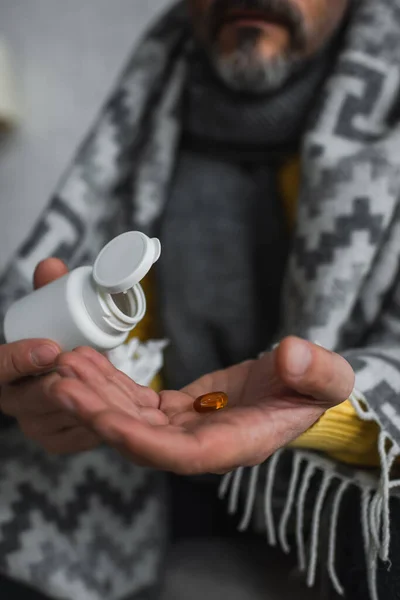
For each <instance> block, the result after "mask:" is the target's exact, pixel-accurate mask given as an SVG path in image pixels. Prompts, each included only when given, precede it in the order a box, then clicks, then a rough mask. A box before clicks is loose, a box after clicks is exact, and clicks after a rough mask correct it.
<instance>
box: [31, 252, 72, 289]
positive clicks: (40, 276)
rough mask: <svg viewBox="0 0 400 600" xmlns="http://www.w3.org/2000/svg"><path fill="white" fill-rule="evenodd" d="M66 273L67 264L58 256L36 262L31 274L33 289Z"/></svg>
mask: <svg viewBox="0 0 400 600" xmlns="http://www.w3.org/2000/svg"><path fill="white" fill-rule="evenodd" d="M67 273H68V268H67V266H66V265H65V264H64V263H63V262H62V260H59V259H58V258H47V259H46V260H43V261H42V262H40V263H39V264H38V266H37V267H36V270H35V274H34V276H33V284H34V287H35V289H37V288H41V287H43V286H44V285H47V284H48V283H51V282H52V281H54V280H55V279H59V278H60V277H63V276H64V275H66V274H67Z"/></svg>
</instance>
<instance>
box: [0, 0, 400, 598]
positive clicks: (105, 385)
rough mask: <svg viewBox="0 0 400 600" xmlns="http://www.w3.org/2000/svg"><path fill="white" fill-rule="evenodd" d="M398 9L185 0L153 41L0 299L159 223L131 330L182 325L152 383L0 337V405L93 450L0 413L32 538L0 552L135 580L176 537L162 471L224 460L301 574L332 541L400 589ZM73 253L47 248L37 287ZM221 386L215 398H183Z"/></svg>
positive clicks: (118, 585) (335, 560)
mask: <svg viewBox="0 0 400 600" xmlns="http://www.w3.org/2000/svg"><path fill="white" fill-rule="evenodd" d="M399 25H400V8H399V6H398V3H397V1H396V0H380V1H379V2H377V0H354V1H349V0H336V1H335V2H331V1H329V0H187V2H184V3H180V4H179V5H178V6H177V7H174V8H173V9H172V10H171V11H170V12H169V13H168V14H167V15H166V16H165V17H164V18H163V19H162V20H161V21H160V23H159V24H157V25H156V27H155V28H154V29H153V30H152V31H151V32H150V33H149V35H148V36H147V37H146V39H145V40H144V41H143V43H142V45H141V46H140V47H139V49H138V50H137V52H136V53H135V54H134V56H133V58H132V60H131V61H130V62H129V64H128V66H127V68H126V70H125V72H124V73H123V76H122V78H121V80H120V81H119V83H118V85H117V86H116V88H115V90H114V92H113V94H112V96H111V98H110V101H109V103H108V105H107V106H106V108H105V110H104V112H103V114H102V117H101V119H100V120H99V121H98V123H97V125H96V128H95V129H94V130H93V131H92V132H91V133H90V135H89V137H88V138H87V140H86V143H85V144H84V145H83V147H82V148H81V150H80V152H79V154H78V156H77V158H76V160H75V161H74V163H73V165H72V167H71V169H70V172H69V175H68V177H66V179H64V180H63V182H62V185H61V186H60V188H59V190H58V191H57V193H56V195H55V197H54V199H53V201H52V203H51V204H50V206H49V208H48V210H47V212H46V214H45V215H44V216H43V218H42V220H41V221H40V223H39V224H38V226H37V227H36V229H35V230H34V232H33V233H32V235H31V236H30V238H29V240H28V241H27V242H26V243H25V244H24V246H23V247H22V248H21V250H20V252H19V253H18V256H16V257H15V260H14V261H13V262H12V264H10V266H9V268H8V270H7V272H6V273H5V274H4V277H3V279H2V282H1V291H0V293H1V305H2V307H4V308H5V307H6V305H7V304H8V302H9V301H10V300H11V299H13V298H14V297H16V296H17V295H20V294H21V293H23V292H24V291H27V290H28V286H29V274H30V273H31V272H32V271H33V270H34V267H35V266H36V264H37V263H38V261H39V260H41V259H43V258H44V257H47V256H57V257H58V258H59V259H62V260H64V261H65V262H66V263H67V264H68V266H75V265H78V264H80V263H82V262H83V261H86V260H92V259H93V257H94V256H95V254H96V252H97V250H98V249H99V247H100V246H101V245H102V244H103V243H104V242H105V241H106V240H107V239H109V238H110V237H112V236H113V235H115V234H117V233H119V232H121V231H123V230H126V229H128V228H138V229H140V230H142V231H145V232H146V233H149V234H156V235H158V236H159V237H160V238H161V241H162V243H163V248H164V252H163V258H162V260H161V261H160V263H159V266H158V268H157V270H156V271H155V276H154V277H153V278H152V279H151V280H150V279H149V280H148V281H146V290H147V295H148V298H149V299H150V309H149V314H148V317H147V320H145V321H144V322H143V323H142V326H141V328H139V329H138V330H137V331H136V332H134V335H136V336H137V337H138V338H139V339H140V340H141V341H142V342H143V343H145V342H146V340H148V339H152V338H157V337H165V338H168V340H169V341H170V345H169V348H168V350H167V351H166V353H165V369H164V371H163V373H162V377H163V381H162V382H160V379H159V378H156V379H155V380H154V381H153V384H152V385H151V386H150V387H149V388H146V387H141V386H138V385H137V383H134V382H133V381H132V380H131V379H129V378H128V377H126V375H123V374H122V373H121V372H119V371H117V370H116V369H115V367H114V366H113V365H112V364H111V362H110V361H109V360H108V359H107V358H105V357H104V356H101V355H99V354H97V353H96V352H94V351H93V350H90V349H85V348H83V349H77V350H76V351H75V352H73V353H69V354H60V352H59V349H58V348H57V346H55V345H54V344H53V343H52V342H50V341H47V342H43V341H42V342H40V341H38V340H36V341H21V342H19V343H16V344H13V345H4V346H3V347H2V348H1V349H0V352H1V360H0V365H1V371H0V381H1V382H2V384H3V390H2V396H1V408H2V411H3V412H4V413H5V414H6V415H9V416H11V417H14V418H16V419H17V421H18V422H19V425H20V427H21V429H22V431H23V432H24V433H25V434H26V436H28V437H30V438H32V439H33V440H35V441H36V442H39V444H40V445H41V446H43V447H44V448H45V449H46V450H48V451H50V452H52V453H56V454H61V453H76V452H79V451H83V450H89V449H91V450H92V451H91V452H90V453H87V454H82V455H80V456H77V457H74V458H68V459H65V460H60V459H56V458H52V459H50V458H48V457H47V456H46V455H45V454H42V453H41V452H39V451H38V450H37V449H36V448H35V447H33V446H31V445H29V442H28V441H25V439H22V438H21V437H18V435H17V433H16V431H15V429H8V430H7V431H6V433H4V438H3V441H2V446H1V447H2V448H6V450H7V452H6V451H5V452H4V460H3V461H2V462H4V466H2V469H3V475H2V481H3V479H4V480H5V481H7V482H8V483H7V486H8V487H7V489H9V490H10V491H9V493H8V494H5V495H3V494H2V496H1V497H2V503H4V506H5V510H6V511H8V513H7V515H6V517H4V519H3V521H5V522H6V523H7V524H8V525H9V532H8V535H9V536H11V537H12V535H14V534H13V527H14V528H16V529H17V530H18V531H19V532H20V536H21V539H22V540H23V539H25V538H26V536H30V539H33V540H36V542H35V544H36V546H35V547H36V548H40V552H41V555H40V556H39V557H35V558H32V556H30V555H29V551H28V548H27V546H26V545H24V543H23V541H22V542H21V544H20V546H19V548H18V549H15V546H17V545H18V544H17V542H15V541H14V543H13V544H10V545H11V546H12V547H11V549H8V548H7V531H8V530H6V529H5V528H4V529H3V530H2V539H3V542H2V543H4V544H6V546H5V548H6V550H5V557H4V558H3V559H2V566H3V571H4V572H6V573H8V574H10V575H11V576H12V577H17V578H22V579H25V580H27V581H29V582H30V583H33V584H36V585H37V587H40V588H41V589H42V590H44V591H46V592H47V593H49V594H52V595H53V596H55V597H57V596H60V597H63V598H64V597H71V598H74V599H80V598H89V597H90V598H94V599H97V598H112V599H114V598H115V599H118V598H122V597H123V596H124V594H128V593H131V594H132V593H134V592H138V593H140V591H141V590H142V589H143V588H144V587H145V586H146V585H147V586H151V584H152V583H153V582H154V579H155V577H156V573H157V565H158V562H159V559H160V553H161V550H160V548H161V546H162V537H163V536H162V529H163V528H162V525H161V524H162V522H163V514H162V506H161V505H162V501H160V498H161V496H160V494H159V493H158V492H157V489H156V485H157V481H158V480H157V470H166V471H172V472H175V473H178V474H181V475H182V474H183V475H194V474H195V475H199V474H205V473H215V474H223V473H228V475H227V476H226V477H225V479H223V480H222V486H221V493H222V495H225V494H229V508H230V510H231V512H235V511H236V510H238V508H239V507H242V505H243V516H242V518H241V522H240V523H239V528H240V529H242V530H243V529H246V528H247V527H249V526H251V528H252V530H253V531H254V532H256V531H264V532H265V529H266V530H267V534H268V539H269V541H270V543H271V544H272V545H276V543H277V541H278V540H279V542H280V545H281V546H282V548H283V550H285V551H288V550H289V548H290V541H291V538H292V537H294V540H295V542H296V544H297V552H298V559H299V567H300V569H301V570H302V571H304V572H305V576H306V578H307V582H308V584H309V585H310V586H312V585H313V584H314V582H315V578H316V573H317V565H318V562H320V563H321V564H320V571H321V572H324V571H327V572H329V575H330V581H331V584H332V587H333V588H334V589H335V591H336V592H337V593H338V594H344V593H347V595H348V597H350V598H352V600H355V599H356V598H365V597H366V595H367V594H368V593H369V594H370V596H371V598H372V599H373V600H376V598H378V597H379V594H381V597H382V598H383V597H384V598H385V599H389V598H391V597H393V598H394V597H396V594H398V588H396V585H398V584H397V583H396V579H398V578H396V576H395V573H396V561H397V559H398V556H396V539H394V546H393V545H392V546H391V545H390V542H391V536H390V533H391V529H393V527H391V522H390V511H389V507H390V506H391V507H392V508H393V518H394V519H396V515H397V513H398V506H397V504H396V503H395V500H393V505H392V504H390V494H391V491H392V490H394V489H395V485H396V481H391V480H390V471H391V469H392V467H393V465H394V463H395V462H396V459H397V456H398V454H399V452H400V451H399V446H398V444H399V443H400V433H399V419H400V417H399V414H400V413H399V411H400V321H399V303H398V302H399V293H398V290H396V280H397V277H398V267H399V258H400V235H399V191H400V158H399V156H400V154H399V147H400V137H399V133H398V121H397V114H398V106H399V94H400V61H399V56H400V36H399ZM65 271H66V267H65V266H64V264H63V263H62V262H61V261H59V260H57V259H51V260H48V261H46V262H44V263H42V264H41V265H40V266H39V268H38V269H37V271H36V277H35V279H36V285H37V286H41V285H45V284H46V283H48V282H49V281H51V280H52V279H54V278H56V277H59V276H61V275H63V274H64V273H65ZM287 336H290V337H287ZM294 336H296V337H294ZM280 340H283V341H281V342H280V343H278V345H277V346H274V344H275V343H276V342H279V341H280ZM257 357H258V358H257ZM350 365H351V366H350ZM54 366H56V369H57V372H53V373H52V374H50V375H46V374H45V373H46V372H48V371H49V370H50V369H52V368H54ZM40 374H43V375H42V376H41V377H34V378H31V379H29V378H28V377H29V376H31V375H40ZM354 375H356V387H355V388H354ZM160 386H162V387H160ZM166 387H167V388H168V389H169V390H174V389H175V390H181V391H162V392H160V390H161V389H165V388H166ZM219 390H221V391H225V392H227V393H228V395H229V399H230V403H229V406H228V408H227V409H225V410H223V411H220V412H218V413H216V414H214V415H211V416H210V415H208V416H206V417H205V416H204V415H199V414H196V413H195V412H194V411H193V401H194V399H195V398H196V397H197V396H199V395H200V394H203V393H207V392H210V391H219ZM353 390H354V391H353ZM101 440H105V441H107V442H108V443H109V444H110V445H113V446H115V447H116V448H117V449H118V450H120V451H121V452H122V453H123V454H124V455H125V456H128V459H129V460H128V461H123V459H122V458H121V459H119V458H117V457H116V455H115V454H113V453H112V452H111V451H109V450H107V449H105V448H102V449H101V450H96V448H97V446H98V445H99V443H100V441H101ZM33 448H34V449H33ZM33 452H35V453H36V454H35V459H33V458H32V453H33ZM7 453H8V454H7ZM6 455H7V456H6ZM7 465H8V467H9V468H8V470H7ZM10 465H11V467H13V468H11V467H10ZM135 465H142V466H146V467H150V468H153V469H154V468H155V470H156V471H153V470H151V469H150V470H146V469H142V470H140V469H138V468H137V467H136V466H135ZM244 467H251V469H250V470H249V473H247V470H245V469H244ZM32 470H33V471H37V473H38V478H39V482H38V481H36V480H35V479H34V478H32V473H31V471H32ZM71 473H72V474H73V477H74V480H73V481H71V480H70V479H69V474H71ZM160 477H161V476H160ZM75 481H76V482H77V485H76V486H74V482H75ZM57 484H58V486H57ZM192 485H193V486H195V488H194V489H195V490H200V489H201V488H202V479H201V478H200V481H199V482H198V483H197V482H194V483H193V484H192ZM203 485H205V484H203ZM54 488H55V489H54ZM349 488H354V489H355V490H356V491H357V493H358V495H359V498H358V496H357V499H356V503H355V510H356V511H357V512H356V514H357V517H356V519H358V515H359V517H360V519H361V525H362V527H361V529H362V534H363V537H362V536H361V537H358V528H357V527H356V524H355V523H354V522H355V518H354V513H353V512H351V511H353V510H354V509H353V508H352V506H353V496H352V492H351V490H349ZM22 489H23V490H25V497H26V502H25V504H21V509H20V513H19V514H18V515H13V514H12V510H11V508H15V504H13V502H15V497H16V496H17V497H21V491H22ZM78 489H79V491H80V495H79V501H78V500H77V493H76V491H77V490H78ZM282 489H283V490H284V492H283V493H282ZM196 493H201V492H200V491H198V492H196ZM279 496H280V500H281V501H280V502H279ZM310 496H312V498H310ZM348 496H349V498H351V501H350V500H347V497H348ZM138 498H139V499H140V501H139V500H138ZM343 503H344V504H343ZM38 506H41V509H40V511H39V513H38ZM44 506H46V507H48V508H47V509H46V510H45V509H44V508H43V507H44ZM71 506H74V507H75V511H71ZM260 506H261V508H260ZM324 506H325V507H327V509H326V510H325V513H326V514H327V515H328V517H329V520H328V522H329V526H328V527H327V528H325V529H327V531H326V535H325V536H324V535H322V536H321V535H320V533H321V532H320V521H321V515H322V513H323V511H324ZM341 506H342V507H343V511H342V512H340V509H341ZM10 507H11V508H10ZM346 507H347V510H345V508H346ZM88 509H89V510H88ZM21 511H22V514H21ZM80 511H82V514H83V515H84V516H81V517H80V516H79V514H80ZM140 511H141V512H140ZM118 513H119V514H118ZM260 513H261V514H264V515H265V520H262V523H261V522H260V521H261V520H260ZM342 513H343V514H342ZM27 515H31V518H30V520H29V522H27ZM105 515H107V519H108V522H109V524H108V526H107V527H106V526H105V522H104V519H106V517H105ZM122 516H124V518H125V522H124V523H122V526H121V520H122ZM24 519H25V521H23V520H24ZM107 519H106V520H107ZM263 519H264V517H263ZM71 520H72V526H71V525H70V521H71ZM292 521H295V523H294V525H293V523H292ZM77 522H79V527H77ZM339 522H340V523H341V524H342V525H343V527H342V528H341V527H339V526H338V523H339ZM139 523H140V525H139ZM53 524H55V527H56V534H57V535H56V534H54V535H51V534H52V533H53V532H52V531H49V530H48V528H49V527H51V526H53ZM353 526H354V530H353V529H350V532H351V534H350V535H347V536H346V535H344V537H343V530H344V532H345V534H346V532H348V531H349V528H351V527H353ZM24 536H25V538H24ZM16 539H17V540H18V536H16ZM37 539H40V543H39V542H38V541H37ZM50 540H51V541H50ZM392 541H393V538H392ZM146 544H147V545H146ZM362 544H364V550H363V551H362V550H361V549H360V548H362ZM337 545H339V546H340V548H341V551H340V552H337ZM358 546H360V548H358ZM141 548H142V549H143V550H142V551H141ZM319 550H321V555H324V553H325V554H326V556H327V560H326V561H318V558H319V556H320V552H319ZM102 553H104V555H105V556H107V557H108V559H109V562H108V563H107V569H105V570H104V569H103V568H102V564H103V563H102V560H101V555H102ZM146 553H147V554H146ZM344 553H345V554H346V558H347V561H346V562H345V563H344V564H342V562H343V561H341V560H339V559H340V558H343V554H344ZM357 555H359V556H358V557H357ZM16 557H17V558H16ZM54 557H56V558H54ZM144 557H145V558H144ZM389 558H390V559H391V560H392V563H393V570H392V573H393V572H394V575H393V576H392V577H391V576H390V573H388V572H387V569H386V566H387V565H390V561H389ZM365 561H366V563H365ZM380 561H381V562H380ZM27 563H28V565H27ZM364 563H365V564H366V565H367V566H366V567H365V566H364ZM127 564H129V569H127V567H126V565H127ZM34 566H36V567H37V568H36V569H35V568H34ZM131 566H132V570H131ZM354 573H355V574H356V575H355V576H354ZM85 594H86V595H85Z"/></svg>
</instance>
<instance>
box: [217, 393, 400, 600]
mask: <svg viewBox="0 0 400 600" xmlns="http://www.w3.org/2000/svg"><path fill="white" fill-rule="evenodd" d="M350 400H351V402H352V405H353V406H354V408H355V410H356V412H357V414H358V416H359V418H360V419H363V420H368V421H369V420H370V421H372V420H374V421H377V419H376V416H375V415H374V413H373V412H372V411H371V410H369V409H368V408H367V407H368V404H367V402H366V399H365V398H364V396H363V395H362V394H360V393H359V392H356V391H354V392H353V394H352V396H351V398H350ZM378 451H379V456H380V462H381V475H380V479H376V478H375V477H373V476H372V475H370V474H368V473H366V472H364V471H357V472H356V473H355V474H354V475H353V476H351V475H347V474H343V473H339V472H337V471H336V469H335V464H334V463H333V462H332V461H331V460H329V459H328V458H324V457H321V456H320V455H318V454H316V453H312V452H307V451H302V450H297V451H295V452H294V455H293V462H292V470H291V477H290V481H289V484H288V493H287V497H286V501H285V504H284V507H283V510H282V514H281V516H280V519H279V523H278V526H277V527H276V515H274V514H273V491H274V484H275V479H276V472H277V469H278V466H279V461H280V459H281V456H282V454H283V452H284V450H278V451H277V452H276V453H275V454H273V455H272V456H271V458H270V459H269V461H268V462H267V463H266V473H265V489H264V501H263V507H264V519H265V530H266V535H267V539H268V543H269V545H271V546H277V544H278V543H279V545H280V547H281V549H282V550H283V551H284V552H285V553H289V552H290V551H291V548H290V545H289V542H288V526H289V521H290V518H291V516H292V514H293V510H294V509H295V516H296V531H295V538H296V546H297V556H298V567H299V569H300V570H301V571H302V572H304V573H306V580H307V585H308V586H309V587H313V586H314V585H315V581H316V574H317V565H318V556H319V545H320V530H321V516H322V513H323V510H324V506H326V502H327V495H328V492H329V491H330V490H331V491H332V494H333V495H332V500H331V515H330V524H329V534H328V548H327V550H328V553H327V565H326V567H327V571H328V574H329V578H330V581H331V583H332V586H333V588H334V589H335V591H336V592H337V594H339V595H340V596H344V594H345V590H344V588H343V585H342V584H341V582H340V579H339V577H338V574H337V571H336V546H337V529H338V523H339V516H340V508H341V505H342V502H343V499H344V497H345V494H346V492H347V491H348V490H349V488H350V487H351V486H356V487H358V489H359V490H360V493H361V502H360V512H361V524H362V534H363V541H364V551H365V560H366V564H367V572H368V587H369V592H370V599H371V600H379V598H378V590H377V568H378V561H379V560H381V561H383V562H384V563H386V564H387V567H388V569H390V567H391V563H390V560H389V549H390V494H391V491H392V490H393V489H394V488H397V487H400V479H397V480H391V479H390V474H391V470H392V467H393V464H394V462H395V461H396V459H397V458H398V457H399V456H400V448H399V446H398V445H397V444H395V443H394V441H393V440H392V439H391V438H390V437H389V436H388V434H387V433H386V432H384V431H382V432H381V434H380V436H379V440H378ZM244 473H245V469H244V467H240V468H239V469H237V470H236V471H234V472H231V473H228V474H227V475H226V476H225V477H224V478H223V479H222V481H221V485H220V490H219V496H220V498H226V497H227V498H228V510H229V513H230V514H234V513H236V512H237V511H238V508H239V500H240V491H241V484H242V482H243V477H244ZM260 473H261V465H258V466H256V467H252V468H251V471H250V475H249V479H248V488H247V493H246V498H245V501H244V513H243V516H242V519H241V520H240V523H239V526H238V529H239V531H245V530H246V529H247V528H248V527H249V526H250V524H251V521H252V516H253V512H254V507H255V504H256V500H257V492H258V488H259V482H260V480H261V476H260ZM317 473H320V474H321V473H322V479H321V482H320V483H319V489H318V492H317V497H316V501H315V506H314V510H313V515H312V523H311V536H310V540H309V543H308V547H306V541H305V536H304V527H305V507H306V500H307V494H308V492H309V490H310V487H311V484H312V481H313V478H314V476H315V475H316V474H317ZM334 481H335V482H336V487H334V485H333V483H334ZM296 499H297V501H296ZM381 600H382V599H381Z"/></svg>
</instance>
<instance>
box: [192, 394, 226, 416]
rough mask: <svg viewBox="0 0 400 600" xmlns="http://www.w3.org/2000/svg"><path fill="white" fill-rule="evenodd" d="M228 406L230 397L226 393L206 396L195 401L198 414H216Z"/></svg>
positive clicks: (194, 405)
mask: <svg viewBox="0 0 400 600" xmlns="http://www.w3.org/2000/svg"><path fill="white" fill-rule="evenodd" d="M227 404H228V396H227V395H226V394H225V393H224V392H212V393H211V394H204V396H200V397H199V398H197V400H195V402H194V404H193V407H194V410H195V411H196V412H198V413H207V412H215V411H216V410H222V409H223V408H225V407H226V406H227Z"/></svg>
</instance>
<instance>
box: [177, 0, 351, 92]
mask: <svg viewBox="0 0 400 600" xmlns="http://www.w3.org/2000/svg"><path fill="white" fill-rule="evenodd" d="M349 1H350V0H188V2H189V5H190V10H191V14H192V18H193V23H194V28H195V32H196V35H197V38H198V39H199V40H200V43H201V44H202V45H203V46H204V48H205V49H206V50H207V53H208V55H209V56H210V58H211V60H212V63H213V64H214V66H215V68H216V70H217V73H218V74H219V75H220V77H221V78H222V79H223V80H224V81H225V83H226V84H227V85H228V86H229V87H231V88H233V89H236V90H241V91H249V92H266V91H271V90H274V89H276V88H278V87H280V86H281V85H282V84H283V83H284V82H285V81H286V79H287V78H288V77H289V76H290V74H291V73H293V72H294V71H295V70H296V68H298V65H299V64H301V62H302V61H304V60H306V59H307V58H309V57H310V56H312V55H313V54H314V53H315V52H316V51H318V50H319V49H320V48H321V47H322V46H323V45H324V43H325V42H327V41H328V39H329V38H330V36H331V35H332V34H333V32H334V31H335V29H336V28H337V27H338V25H339V24H340V22H341V20H342V19H343V17H344V14H345V10H346V7H347V5H348V3H349Z"/></svg>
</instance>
